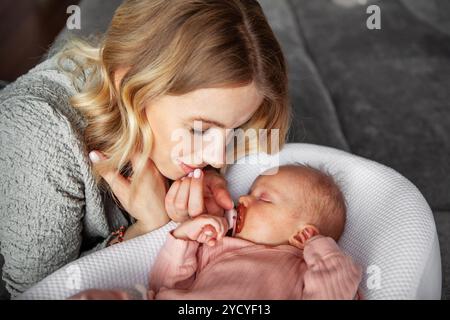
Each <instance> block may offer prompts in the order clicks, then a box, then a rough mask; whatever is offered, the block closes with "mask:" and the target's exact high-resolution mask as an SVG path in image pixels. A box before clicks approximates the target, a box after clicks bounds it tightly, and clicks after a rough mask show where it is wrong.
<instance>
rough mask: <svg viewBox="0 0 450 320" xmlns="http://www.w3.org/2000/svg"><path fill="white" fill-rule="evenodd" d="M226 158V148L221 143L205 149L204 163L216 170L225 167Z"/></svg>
mask: <svg viewBox="0 0 450 320" xmlns="http://www.w3.org/2000/svg"><path fill="white" fill-rule="evenodd" d="M225 158H226V156H225V146H224V145H222V144H221V143H218V144H209V145H208V146H205V148H204V149H203V154H202V159H203V162H204V163H207V164H209V165H211V166H213V167H214V168H218V169H220V168H222V167H223V166H224V165H225Z"/></svg>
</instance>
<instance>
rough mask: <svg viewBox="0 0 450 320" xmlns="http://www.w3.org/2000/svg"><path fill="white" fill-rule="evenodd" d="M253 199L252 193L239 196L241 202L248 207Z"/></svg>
mask: <svg viewBox="0 0 450 320" xmlns="http://www.w3.org/2000/svg"><path fill="white" fill-rule="evenodd" d="M252 201H253V197H252V196H251V195H245V196H240V197H239V203H242V204H243V205H244V206H245V207H248V206H249V205H250V204H251V203H252Z"/></svg>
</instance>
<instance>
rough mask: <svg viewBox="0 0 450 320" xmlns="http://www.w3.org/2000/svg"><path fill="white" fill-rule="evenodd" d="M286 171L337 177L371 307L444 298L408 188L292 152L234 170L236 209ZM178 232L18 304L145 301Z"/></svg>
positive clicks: (296, 148)
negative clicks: (83, 296)
mask: <svg viewBox="0 0 450 320" xmlns="http://www.w3.org/2000/svg"><path fill="white" fill-rule="evenodd" d="M261 162H263V163H261ZM287 163H307V164H309V165H311V166H313V167H316V168H319V169H326V170H327V171H328V172H330V173H331V174H333V175H335V177H336V180H337V182H338V184H339V185H340V186H341V188H342V191H343V192H344V195H345V198H346V201H347V204H348V213H347V225H346V227H345V232H344V234H343V236H342V238H341V240H340V241H339V244H340V246H341V247H342V248H343V249H344V250H345V251H346V252H347V253H349V254H350V255H351V256H352V257H353V258H354V259H355V260H356V261H357V262H358V263H360V264H361V265H362V266H363V268H364V275H363V280H362V282H361V285H360V289H361V291H362V293H363V294H364V297H365V298H366V299H440V298H441V258H440V251H439V243H438V238H437V233H436V227H435V224H434V219H433V215H432V212H431V210H430V207H429V206H428V204H427V202H426V201H425V199H424V198H423V196H422V194H421V193H420V192H419V191H418V190H417V188H416V187H415V186H414V185H413V184H412V183H411V182H410V181H408V180H407V179H406V178H404V177H403V176H401V175H400V174H399V173H397V172H396V171H394V170H392V169H390V168H388V167H386V166H383V165H381V164H378V163H376V162H374V161H370V160H367V159H364V158H361V157H358V156H355V155H352V154H349V153H346V152H343V151H339V150H336V149H332V148H328V147H322V146H317V145H310V144H300V143H295V144H287V145H286V146H285V147H284V148H283V150H282V151H281V152H280V153H279V154H277V155H273V156H267V155H265V154H259V155H252V156H249V157H246V158H243V159H240V161H238V163H236V164H234V165H232V166H231V167H230V168H229V170H228V172H227V174H226V177H227V180H228V181H229V187H230V191H231V194H232V197H233V200H234V201H235V203H237V198H238V197H239V195H242V194H246V193H247V191H248V189H249V187H250V185H251V184H252V182H253V180H254V179H255V178H256V176H258V175H259V174H260V173H261V172H262V171H264V170H265V169H267V168H269V167H272V166H276V165H278V164H279V165H283V164H287ZM175 226H176V223H174V222H171V223H169V224H168V225H166V226H164V227H162V228H161V229H159V230H156V231H154V232H152V233H150V234H147V235H144V236H141V237H138V238H135V239H132V240H129V241H126V242H123V243H120V244H116V245H114V246H111V247H108V248H106V249H104V250H101V251H98V252H95V253H93V254H91V255H88V256H85V257H83V258H81V259H78V260H76V261H74V262H72V263H69V264H68V265H66V266H64V267H63V268H61V269H59V270H58V271H56V272H55V273H53V274H51V275H49V276H48V277H46V278H45V279H43V280H42V281H41V282H39V283H37V284H36V285H35V286H33V287H32V288H30V289H29V290H28V291H26V292H24V293H23V294H22V295H20V296H18V297H17V298H18V299H65V298H67V297H69V296H71V295H73V294H75V293H78V292H80V291H82V290H85V289H89V288H102V289H111V288H120V289H127V290H129V291H130V292H132V293H134V294H135V295H136V297H137V298H139V297H141V295H140V294H139V291H142V290H144V288H145V287H146V286H147V281H148V272H149V270H150V268H151V266H152V264H153V262H154V260H155V258H156V256H157V253H158V250H159V249H160V247H161V246H162V245H163V243H164V241H165V238H166V234H167V232H168V231H170V230H172V229H173V228H174V227H175Z"/></svg>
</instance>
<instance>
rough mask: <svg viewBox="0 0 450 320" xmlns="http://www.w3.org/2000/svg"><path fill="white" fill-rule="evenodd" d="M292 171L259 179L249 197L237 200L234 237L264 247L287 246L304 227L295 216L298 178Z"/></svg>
mask: <svg viewBox="0 0 450 320" xmlns="http://www.w3.org/2000/svg"><path fill="white" fill-rule="evenodd" d="M291 171H292V170H290V169H280V170H279V171H278V173H277V174H275V175H261V176H259V177H258V178H257V179H256V180H255V182H254V183H253V185H252V187H251V189H250V192H249V194H248V195H246V196H241V197H240V198H239V206H238V221H237V228H236V237H238V238H242V239H245V240H249V241H252V242H255V243H259V244H266V245H280V244H289V238H290V237H291V236H292V235H293V234H294V233H295V232H296V231H297V230H298V229H299V228H301V227H302V226H304V225H306V224H307V221H306V220H305V221H303V219H302V217H301V214H300V215H299V214H298V211H299V205H298V204H299V203H301V202H300V201H302V199H301V197H302V196H301V195H302V192H298V191H299V188H300V187H301V181H299V180H300V179H301V177H299V175H298V174H292V172H291Z"/></svg>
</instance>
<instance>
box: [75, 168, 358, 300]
mask: <svg viewBox="0 0 450 320" xmlns="http://www.w3.org/2000/svg"><path fill="white" fill-rule="evenodd" d="M277 169H278V171H277V173H276V174H271V175H268V174H264V175H260V176H259V177H258V178H257V179H256V180H255V181H254V183H253V185H252V187H251V189H250V192H249V194H248V195H245V196H241V197H240V198H239V205H238V207H237V216H235V221H234V222H233V220H232V221H230V222H228V221H227V219H226V218H222V217H217V216H208V215H200V216H198V217H196V218H194V219H192V220H188V221H186V222H183V223H181V224H180V225H178V227H177V228H176V229H175V230H173V231H172V232H170V233H169V235H168V239H167V241H166V243H165V245H164V246H163V248H162V250H161V252H160V253H159V255H158V258H157V260H156V262H155V264H154V266H153V268H152V271H151V273H150V283H149V291H148V296H147V298H148V299H257V300H259V299H354V298H359V294H358V285H359V283H360V281H361V273H362V270H361V268H360V267H359V266H358V265H357V264H355V263H354V262H353V260H352V259H351V258H350V257H349V256H347V255H345V254H344V253H343V252H342V251H341V250H340V249H339V247H338V245H337V244H336V241H338V239H339V238H340V236H341V234H342V232H343V230H344V226H345V220H346V206H345V200H344V197H343V195H342V193H341V191H340V190H339V188H338V186H337V185H336V183H335V182H334V180H333V178H332V177H331V176H329V175H327V174H325V173H322V172H321V171H319V170H317V169H314V168H311V167H308V166H303V165H286V166H281V167H279V168H277ZM230 228H232V229H233V237H230V236H226V234H227V232H228V230H229V229H230ZM82 294H83V293H82ZM91 294H94V295H95V293H94V292H92V293H91ZM103 294H106V293H103ZM109 294H112V295H113V296H114V295H116V296H115V298H126V295H123V293H120V292H115V293H114V292H110V293H109ZM78 297H80V296H78ZM91 297H92V296H91ZM81 298H83V297H82V296H81ZM84 298H89V293H85V295H84ZM105 298H107V297H106V296H105ZM113 298H114V297H113Z"/></svg>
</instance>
